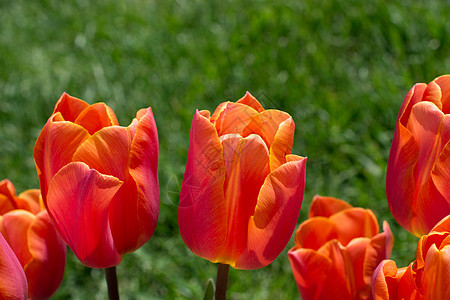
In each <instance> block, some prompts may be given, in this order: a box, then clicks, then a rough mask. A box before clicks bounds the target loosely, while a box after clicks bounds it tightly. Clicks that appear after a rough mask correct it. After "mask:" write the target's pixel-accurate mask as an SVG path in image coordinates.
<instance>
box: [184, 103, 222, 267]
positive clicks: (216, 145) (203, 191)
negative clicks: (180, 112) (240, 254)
mask: <svg viewBox="0 0 450 300" xmlns="http://www.w3.org/2000/svg"><path fill="white" fill-rule="evenodd" d="M225 175H226V170H225V162H224V159H223V149H222V145H221V143H220V139H219V137H218V135H217V132H216V129H215V127H214V124H212V123H211V122H210V121H209V120H208V119H207V118H205V117H204V116H203V115H201V114H200V113H199V112H198V111H197V112H196V113H195V114H194V118H193V120H192V126H191V135H190V142H189V152H188V158H187V164H186V171H185V173H184V178H183V184H182V186H181V193H180V203H179V206H178V225H179V228H180V233H181V237H182V238H183V241H184V242H185V243H186V245H187V246H188V247H189V248H190V249H191V250H192V252H194V254H196V255H198V256H200V257H202V258H205V259H208V260H210V261H214V260H215V258H216V256H217V253H218V251H219V250H220V247H221V246H222V245H223V244H224V243H225V240H226V232H227V227H226V226H227V225H226V204H225V195H224V190H223V186H224V183H225ZM198 216H201V217H198Z"/></svg>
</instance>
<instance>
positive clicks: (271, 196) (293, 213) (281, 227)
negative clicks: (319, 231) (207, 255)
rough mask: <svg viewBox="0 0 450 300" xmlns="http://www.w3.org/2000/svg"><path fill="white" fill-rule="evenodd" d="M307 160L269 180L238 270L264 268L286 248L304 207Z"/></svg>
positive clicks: (282, 169)
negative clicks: (302, 206)
mask: <svg viewBox="0 0 450 300" xmlns="http://www.w3.org/2000/svg"><path fill="white" fill-rule="evenodd" d="M306 160H307V158H306V157H305V158H303V159H302V160H299V161H292V162H287V163H285V164H284V165H282V166H281V167H279V168H278V169H276V170H275V171H273V172H271V173H270V174H269V175H268V176H267V177H266V179H265V181H264V184H263V186H262V187H261V190H260V192H259V195H258V202H257V204H256V207H255V212H254V215H253V216H252V217H251V218H250V221H249V225H248V243H247V249H246V250H245V251H244V252H243V253H242V254H241V256H240V257H239V259H238V260H237V261H236V268H238V269H256V268H261V267H264V266H266V265H268V264H269V263H271V262H272V261H273V260H274V259H275V258H276V257H277V256H278V255H279V254H280V252H281V251H282V250H283V249H284V248H285V247H286V244H287V243H288V241H289V239H290V237H291V236H292V232H293V231H294V229H295V225H296V223H297V220H298V216H299V213H300V208H301V205H302V200H303V192H304V189H305V175H306Z"/></svg>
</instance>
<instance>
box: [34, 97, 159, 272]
mask: <svg viewBox="0 0 450 300" xmlns="http://www.w3.org/2000/svg"><path fill="white" fill-rule="evenodd" d="M34 159H35V162H36V167H37V172H38V175H39V181H40V185H41V191H42V198H43V201H44V204H45V206H46V208H47V209H48V212H49V215H50V217H51V218H52V220H53V221H54V223H55V227H56V229H57V230H58V233H59V234H60V235H61V237H62V238H63V240H64V241H65V242H66V243H67V244H68V245H69V247H70V248H71V249H72V251H73V252H74V253H75V255H76V256H77V257H78V259H79V260H80V261H81V262H82V263H83V264H85V265H86V266H89V267H95V268H107V267H112V266H116V265H118V264H119V263H120V262H121V260H122V255H124V254H126V253H128V252H132V251H134V250H136V249H138V248H139V247H141V246H142V245H144V244H145V243H146V242H147V241H148V240H149V239H150V237H151V236H152V234H153V232H154V230H155V227H156V222H157V219H158V214H159V186H158V177H157V173H158V172H157V168H158V136H157V131H156V125H155V121H154V118H153V113H152V110H151V108H148V109H142V110H140V111H138V113H137V115H136V118H135V119H134V120H133V121H132V123H131V124H130V125H129V126H128V127H120V126H118V122H117V118H116V116H115V114H114V112H113V111H112V109H111V108H109V107H108V106H107V105H105V104H104V103H96V104H93V105H89V104H87V103H86V102H84V101H82V100H80V99H77V98H74V97H71V96H69V95H68V94H65V93H64V94H63V95H62V96H61V98H60V99H59V100H58V102H57V103H56V105H55V109H54V111H53V114H52V115H51V117H50V118H49V119H48V121H47V124H46V125H45V127H44V128H43V130H42V131H41V133H40V135H39V137H38V139H37V142H36V145H35V149H34Z"/></svg>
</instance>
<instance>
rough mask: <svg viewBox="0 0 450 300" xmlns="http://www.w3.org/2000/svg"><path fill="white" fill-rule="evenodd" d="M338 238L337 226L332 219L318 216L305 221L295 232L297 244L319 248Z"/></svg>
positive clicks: (302, 246)
mask: <svg viewBox="0 0 450 300" xmlns="http://www.w3.org/2000/svg"><path fill="white" fill-rule="evenodd" d="M333 239H337V231H336V226H335V224H334V223H333V222H331V221H330V219H328V218H325V217H316V218H312V219H308V220H306V221H304V222H303V223H302V224H300V226H299V227H298V229H297V232H296V234H295V245H296V246H297V247H301V248H309V249H313V250H318V249H319V248H320V247H322V245H323V244H325V243H326V242H328V241H331V240H333Z"/></svg>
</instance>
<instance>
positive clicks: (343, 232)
mask: <svg viewBox="0 0 450 300" xmlns="http://www.w3.org/2000/svg"><path fill="white" fill-rule="evenodd" d="M330 221H332V222H333V223H334V224H336V230H337V235H338V240H339V241H340V242H341V243H342V245H344V246H346V245H347V244H348V243H349V242H350V241H351V240H352V239H354V238H357V237H368V238H371V237H373V236H374V235H376V234H377V233H378V232H379V227H378V221H377V218H376V217H375V215H374V214H373V212H372V211H371V210H370V209H363V208H360V207H354V208H349V209H346V210H343V211H340V212H338V213H336V214H334V215H332V216H331V217H330Z"/></svg>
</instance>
